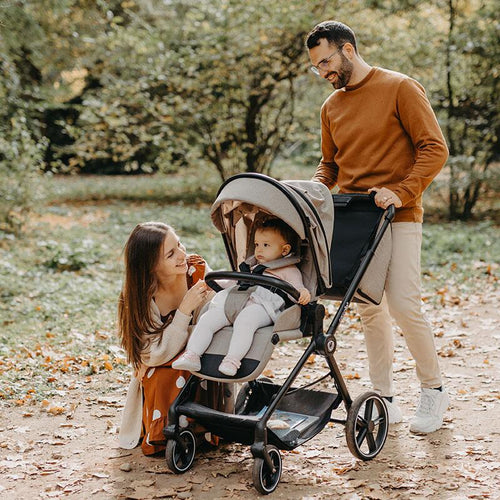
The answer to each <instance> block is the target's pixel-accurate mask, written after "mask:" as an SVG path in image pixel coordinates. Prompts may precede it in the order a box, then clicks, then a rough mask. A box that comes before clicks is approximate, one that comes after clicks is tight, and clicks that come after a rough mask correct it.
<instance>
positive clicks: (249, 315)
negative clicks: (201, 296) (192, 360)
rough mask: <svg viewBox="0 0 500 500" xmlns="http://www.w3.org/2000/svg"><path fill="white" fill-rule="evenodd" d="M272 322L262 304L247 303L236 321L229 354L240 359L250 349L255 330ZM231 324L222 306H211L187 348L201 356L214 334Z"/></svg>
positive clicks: (201, 319) (202, 317) (201, 318)
mask: <svg viewBox="0 0 500 500" xmlns="http://www.w3.org/2000/svg"><path fill="white" fill-rule="evenodd" d="M272 322H273V321H272V319H271V317H270V316H269V314H267V311H266V310H265V309H264V307H263V306H262V305H261V304H256V303H247V305H246V306H245V307H244V308H243V309H242V310H241V312H240V313H239V314H238V316H237V317H236V319H235V321H234V324H233V335H232V337H231V343H230V344H229V350H228V352H227V356H228V357H231V358H234V359H237V360H238V361H240V360H241V359H242V358H243V356H245V354H246V353H247V352H248V350H249V349H250V346H251V345H252V340H253V336H254V334H255V332H256V331H257V330H258V329H259V328H262V327H264V326H269V325H271V324H272ZM230 324H231V323H230V322H229V321H228V319H227V318H226V314H225V313H224V310H223V309H222V308H220V307H213V308H210V309H209V310H208V311H206V312H205V313H204V314H202V315H201V317H200V319H199V320H198V323H197V324H196V326H195V328H194V330H193V333H192V334H191V337H190V338H189V341H188V345H187V350H188V351H193V352H194V353H196V354H198V356H201V355H202V354H203V353H204V352H205V351H206V350H207V348H208V346H209V345H210V342H211V341H212V338H213V336H214V334H215V333H216V332H218V331H219V330H220V329H221V328H224V327H225V326H229V325H230Z"/></svg>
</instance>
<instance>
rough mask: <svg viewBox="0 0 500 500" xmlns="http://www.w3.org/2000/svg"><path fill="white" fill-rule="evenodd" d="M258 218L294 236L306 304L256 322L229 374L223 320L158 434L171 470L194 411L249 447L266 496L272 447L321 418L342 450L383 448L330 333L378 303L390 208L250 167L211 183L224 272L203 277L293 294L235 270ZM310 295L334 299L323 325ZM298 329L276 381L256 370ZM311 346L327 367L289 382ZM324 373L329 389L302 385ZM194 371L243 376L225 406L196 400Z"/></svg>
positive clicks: (379, 409)
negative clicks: (354, 304) (296, 345)
mask: <svg viewBox="0 0 500 500" xmlns="http://www.w3.org/2000/svg"><path fill="white" fill-rule="evenodd" d="M334 214H335V217H334ZM262 216H264V217H265V216H274V217H279V218H280V219H282V220H284V221H285V222H286V223H287V224H288V225H289V226H290V227H292V228H293V229H294V230H295V232H296V233H297V234H298V236H299V238H300V241H301V244H300V263H299V264H298V266H299V268H300V270H301V273H302V276H303V281H304V284H305V286H306V288H308V290H310V291H311V295H312V297H311V302H310V303H309V304H308V305H307V306H300V305H298V304H293V305H291V306H290V307H288V308H286V309H285V310H284V311H282V312H281V314H280V315H279V316H278V317H277V319H276V321H275V323H274V325H271V326H268V327H264V328H261V329H259V330H257V332H256V333H255V335H254V339H253V343H252V346H251V347H250V350H249V351H248V352H247V354H246V355H245V357H244V358H243V359H242V361H241V366H240V368H239V370H238V371H237V372H236V375H234V376H233V377H228V376H226V375H223V374H222V373H220V372H219V371H218V366H219V364H220V362H221V361H222V359H223V357H224V356H225V354H226V353H227V348H228V346H229V342H230V338H231V335H232V334H233V331H232V327H225V328H223V329H222V330H220V331H219V332H217V333H216V334H215V335H214V337H213V340H212V343H211V344H210V346H209V348H208V350H207V351H206V352H205V353H204V354H203V356H202V358H201V369H200V370H199V372H197V373H195V374H194V375H192V376H191V377H190V378H189V380H188V382H187V383H186V385H185V386H184V388H183V390H182V391H181V392H180V393H179V395H178V397H177V398H176V400H175V401H174V403H173V404H172V406H171V407H170V410H169V414H168V422H169V423H168V425H167V427H166V428H165V429H164V434H165V437H166V439H167V447H166V460H167V465H168V467H169V468H170V470H172V471H173V472H174V473H177V474H180V473H184V472H186V471H187V470H189V469H190V468H191V466H192V464H193V461H194V457H195V453H196V438H195V435H194V433H193V432H192V431H191V430H190V429H189V427H184V428H183V427H181V425H180V417H181V416H185V417H190V418H193V419H194V420H195V421H196V422H198V423H200V424H201V425H203V426H204V427H205V428H206V429H207V430H208V431H209V432H212V433H213V434H215V435H217V436H220V437H221V438H223V439H224V440H226V441H229V442H238V443H242V444H245V445H250V450H251V453H252V455H253V457H254V463H253V472H252V479H253V483H254V486H255V488H256V489H257V490H258V491H259V492H260V493H261V494H269V493H271V492H273V491H274V490H275V489H276V487H277V486H278V483H279V480H280V477H281V472H282V460H281V454H280V450H293V449H295V448H296V447H298V446H300V445H302V444H304V443H305V442H306V441H308V440H309V439H311V438H313V437H314V436H315V435H316V434H318V433H319V432H320V431H321V430H322V429H323V428H324V427H325V426H326V425H327V424H328V423H329V422H335V423H340V424H343V425H344V426H345V435H346V441H347V445H348V447H349V450H350V451H351V453H352V454H353V455H354V456H355V457H357V458H359V459H361V460H371V459H372V458H374V457H375V456H376V455H377V454H378V453H379V452H380V451H381V450H382V448H383V446H384V443H385V440H386V437H387V433H388V427H389V422H388V415H387V407H386V405H385V403H384V400H383V399H382V398H381V397H380V396H379V395H378V394H376V393H374V392H366V393H364V394H362V395H360V396H359V397H358V398H356V399H355V400H354V401H353V400H352V399H351V397H350V395H349V392H348V390H347V387H346V384H345V382H344V380H343V378H342V375H341V373H340V370H339V367H338V365H337V362H336V360H335V358H334V353H335V350H336V339H335V332H336V330H337V327H338V325H339V323H340V321H341V319H342V317H343V315H344V313H345V311H346V309H347V307H348V306H349V303H350V302H351V301H358V302H372V303H380V300H381V298H382V294H383V289H384V283H385V277H386V274H387V268H388V265H389V260H390V253H391V250H390V247H391V231H390V229H391V221H392V219H393V217H394V207H393V206H391V207H389V209H388V210H386V211H384V210H382V209H380V208H378V207H376V205H375V203H374V201H373V197H372V196H370V195H364V194H340V195H333V197H332V195H331V193H330V191H329V190H328V189H327V188H326V186H323V185H322V184H319V183H316V182H309V181H281V182H280V181H277V180H275V179H272V178H270V177H267V176H265V175H262V174H254V173H246V174H239V175H236V176H234V177H231V178H230V179H229V180H227V181H226V182H225V183H224V184H223V185H222V186H221V187H220V189H219V192H218V194H217V198H216V200H215V202H214V204H213V205H212V208H211V217H212V221H213V223H214V225H215V226H216V228H217V229H218V230H219V231H220V232H221V234H222V237H223V240H224V244H225V248H226V252H227V256H228V259H229V262H230V264H231V267H232V271H218V272H211V273H209V274H207V276H206V278H205V279H206V282H207V283H208V284H209V285H210V286H211V287H212V288H213V289H215V290H219V289H220V287H219V286H218V285H217V280H234V281H235V282H237V283H238V284H240V285H251V286H255V285H258V286H266V287H267V288H270V289H276V290H282V291H284V292H286V293H287V294H288V295H290V296H291V297H292V298H293V299H295V300H297V299H298V297H299V292H298V291H297V290H296V289H295V288H294V287H293V286H292V285H290V284H289V283H287V282H285V281H282V280H280V279H278V278H275V277H272V276H269V275H262V274H252V273H251V272H240V271H237V269H238V265H239V264H240V263H241V262H243V261H244V260H245V259H247V258H248V257H249V256H251V255H252V254H253V235H252V234H251V227H252V224H253V222H254V221H255V220H256V218H258V217H262ZM318 298H321V299H326V300H337V301H340V305H339V307H338V310H337V312H336V314H335V315H334V318H333V321H332V323H331V324H330V326H329V327H328V329H327V330H326V332H323V319H324V316H325V308H324V306H323V305H322V304H319V303H318V302H317V299H318ZM235 334H237V332H235ZM303 337H310V342H309V344H308V346H307V348H306V349H305V351H304V353H303V354H302V356H301V357H300V359H299V360H298V362H297V364H296V365H295V367H294V368H293V369H292V370H291V372H290V374H289V375H288V377H287V379H286V380H285V381H284V383H283V384H282V385H278V384H275V383H273V382H272V381H271V380H269V379H267V378H264V377H261V378H259V375H260V374H261V372H262V371H263V369H264V367H265V366H266V364H267V363H268V361H269V359H270V357H271V354H272V352H273V349H274V347H275V345H276V344H278V343H279V342H282V341H288V340H292V339H299V338H303ZM313 353H316V354H319V355H322V356H323V357H324V358H325V364H326V365H327V367H328V372H327V373H326V374H325V375H323V376H321V377H320V378H318V379H317V380H314V381H313V382H311V383H308V384H307V385H304V386H302V387H294V386H293V383H294V381H295V380H296V378H297V376H298V374H299V372H300V371H301V370H302V368H303V367H304V365H305V363H306V362H307V360H308V358H309V357H310V356H311V355H312V354H313ZM327 378H330V379H332V380H333V384H332V386H333V387H332V389H333V390H332V391H324V390H321V391H320V390H314V389H311V388H312V387H313V386H314V385H316V384H317V383H319V382H320V381H323V380H325V379H327ZM203 379H208V380H215V381H219V382H231V383H233V382H238V383H242V384H243V385H242V387H241V389H240V390H239V392H238V394H237V397H236V400H235V405H234V413H225V412H222V411H218V410H214V409H212V408H208V407H206V406H204V405H201V404H200V403H197V402H195V395H196V392H197V388H198V385H199V384H200V383H203ZM341 403H343V404H344V407H345V410H346V412H347V415H346V417H345V418H340V419H339V418H332V412H333V411H334V410H336V409H337V408H338V407H339V406H340V405H341ZM273 422H279V423H280V425H277V426H276V425H273ZM283 423H284V424H283Z"/></svg>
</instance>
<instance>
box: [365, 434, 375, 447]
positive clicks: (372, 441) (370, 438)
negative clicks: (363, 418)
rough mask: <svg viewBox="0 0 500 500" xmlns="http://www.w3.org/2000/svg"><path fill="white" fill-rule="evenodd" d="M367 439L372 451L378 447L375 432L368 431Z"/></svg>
mask: <svg viewBox="0 0 500 500" xmlns="http://www.w3.org/2000/svg"><path fill="white" fill-rule="evenodd" d="M366 441H367V442H368V448H369V449H370V451H373V450H375V449H376V448H377V443H376V441H375V437H374V436H373V432H367V434H366Z"/></svg>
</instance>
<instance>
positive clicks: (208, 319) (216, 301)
mask: <svg viewBox="0 0 500 500" xmlns="http://www.w3.org/2000/svg"><path fill="white" fill-rule="evenodd" d="M264 274H268V275H271V276H274V277H277V278H280V279H282V280H283V281H287V282H288V283H290V284H292V285H293V286H294V287H295V288H296V289H297V290H301V289H303V288H305V286H304V283H303V281H302V274H301V273H300V270H299V269H298V267H297V266H295V265H288V266H286V267H281V268H278V269H272V270H267V269H266V270H265V271H264ZM236 286H237V285H235V286H232V287H230V288H226V289H224V290H222V291H220V292H218V293H217V294H216V295H215V297H214V298H213V299H212V301H211V303H210V305H209V308H208V310H207V311H206V312H205V313H204V314H203V315H202V316H201V317H200V319H199V321H198V323H197V325H196V326H195V328H194V330H193V333H192V334H191V337H190V338H189V341H188V344H187V348H186V350H187V351H192V352H194V353H195V354H197V355H198V356H201V355H202V354H203V353H204V352H205V351H206V350H207V348H208V346H209V345H210V342H211V341H212V337H213V336H214V334H215V333H216V332H218V331H219V330H220V329H221V328H224V327H225V326H229V325H230V324H231V323H230V321H229V320H228V318H227V317H226V313H225V311H224V308H225V303H226V299H227V296H228V295H229V293H230V291H231V290H232V289H234V288H235V287H236ZM284 305H285V301H284V300H283V298H282V297H281V296H280V295H278V294H277V293H274V292H271V290H268V289H267V288H264V287H262V286H257V287H256V289H255V290H254V291H253V292H252V293H251V294H250V295H249V297H248V300H247V302H246V304H245V306H244V307H243V309H242V310H241V311H240V312H239V314H238V316H237V317H236V319H235V321H234V323H233V335H232V337H231V343H230V345H229V350H228V352H227V358H232V359H235V360H241V359H242V358H243V357H244V356H245V354H246V353H247V352H248V350H249V349H250V346H251V345H252V340H253V336H254V334H255V332H256V331H257V330H258V329H259V328H263V327H264V326H269V325H272V324H273V323H274V321H275V320H276V318H277V316H278V313H279V312H280V311H281V310H283V308H284Z"/></svg>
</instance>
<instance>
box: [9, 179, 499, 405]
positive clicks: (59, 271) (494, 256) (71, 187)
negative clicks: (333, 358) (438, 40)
mask: <svg viewBox="0 0 500 500" xmlns="http://www.w3.org/2000/svg"><path fill="white" fill-rule="evenodd" d="M301 173H303V171H302V170H297V171H296V174H297V175H295V176H294V177H295V178H298V177H301V176H302V177H305V175H300V174H301ZM290 177H292V176H290ZM100 180H102V183H101V184H96V183H95V179H94V178H92V179H89V178H69V180H68V178H67V179H61V178H54V179H52V182H53V184H54V186H53V187H52V189H53V192H54V193H56V192H57V193H59V195H60V196H61V199H66V198H67V197H75V199H76V202H61V201H59V202H56V198H53V199H52V201H51V203H50V204H47V205H44V206H40V207H39V208H38V210H37V211H36V212H34V213H33V214H32V217H31V219H30V220H29V223H28V225H27V226H26V227H25V231H24V233H23V234H22V235H21V236H15V235H11V234H6V233H1V232H0V280H1V282H2V287H1V289H0V318H1V319H0V326H1V333H0V397H3V398H5V399H7V400H9V401H10V403H9V404H14V402H15V401H24V400H25V399H26V398H28V396H29V395H31V396H30V397H32V398H35V397H36V398H39V399H43V398H44V397H50V395H51V394H58V393H59V392H60V391H61V390H63V389H64V387H71V386H74V384H75V380H80V381H86V380H88V379H89V378H90V379H91V378H92V377H93V376H95V375H99V374H108V375H112V376H115V377H120V376H122V375H123V376H125V375H126V374H128V368H127V367H126V362H125V359H124V356H123V353H122V352H121V351H120V349H118V347H117V344H118V341H117V336H116V299H117V296H118V293H119V290H120V287H121V281H122V272H123V264H122V249H123V246H124V244H125V241H126V239H127V237H128V235H129V233H130V231H131V230H132V229H133V227H134V226H135V225H136V224H137V223H139V222H144V221H148V220H158V221H164V222H167V223H169V224H171V225H172V226H174V228H175V229H176V230H177V232H178V233H179V234H180V236H181V238H182V240H183V242H184V243H185V244H186V246H187V248H188V251H190V252H198V253H200V254H201V255H203V256H204V257H205V258H206V259H207V260H208V262H209V263H210V265H211V266H212V268H214V269H227V268H228V261H227V257H226V253H225V250H224V245H223V242H222V238H221V237H220V235H219V234H218V232H217V231H216V230H215V228H214V227H213V226H212V223H211V221H210V216H209V205H208V204H206V203H200V202H199V199H198V200H197V201H196V202H194V203H193V204H187V203H186V202H185V200H184V201H183V202H178V203H176V204H168V203H167V202H166V201H165V200H163V199H162V200H151V199H148V201H137V200H136V201H128V200H127V199H115V198H114V197H115V196H116V198H119V196H118V195H117V194H116V193H117V192H118V191H116V190H117V189H118V188H117V186H116V185H114V184H113V182H114V181H115V180H116V179H114V178H112V179H111V178H108V179H100ZM122 180H123V179H119V180H118V183H119V184H120V182H121V181H122ZM106 181H107V184H106ZM132 181H133V183H132ZM176 182H177V180H176ZM179 182H180V181H179ZM72 183H73V184H72ZM141 183H143V184H141ZM151 184H152V178H150V177H148V178H141V179H138V178H127V179H126V180H123V184H122V185H121V187H120V189H121V190H122V192H123V193H125V191H127V189H128V190H131V189H132V187H137V193H139V192H141V190H142V192H143V193H146V191H147V189H146V186H151ZM215 184H218V182H215V181H214V185H215ZM172 185H173V184H172ZM141 186H142V187H141ZM158 186H159V183H158ZM148 189H149V188H148ZM157 189H158V191H157V192H158V193H159V192H160V191H161V189H160V187H158V188H157ZM180 190H181V185H180V184H179V185H177V187H176V188H175V189H174V188H172V190H171V191H172V193H177V194H179V196H180V193H181V191H180ZM85 193H87V194H85ZM113 193H115V194H113ZM88 196H91V199H93V198H92V197H93V196H96V197H97V196H99V198H98V199H99V200H100V201H99V202H94V201H84V200H88ZM499 234H500V232H499V230H498V227H497V226H495V225H494V224H493V223H492V222H482V223H479V224H464V223H445V224H426V225H424V239H423V252H422V271H423V275H424V294H425V295H427V297H428V301H429V302H430V303H434V302H435V301H436V303H437V301H438V300H439V299H440V298H441V297H442V294H441V295H438V294H436V291H437V290H439V289H442V288H447V289H449V290H453V291H454V292H453V293H458V294H463V295H464V296H465V295H470V294H472V293H482V290H484V289H491V288H489V287H496V286H497V283H498V282H497V272H498V265H499V258H500V256H499V254H498V251H497V249H498V248H499V238H500V237H499ZM58 391H59V392H58Z"/></svg>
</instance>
